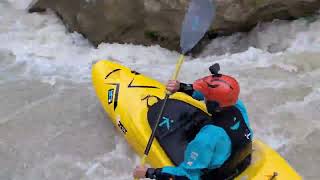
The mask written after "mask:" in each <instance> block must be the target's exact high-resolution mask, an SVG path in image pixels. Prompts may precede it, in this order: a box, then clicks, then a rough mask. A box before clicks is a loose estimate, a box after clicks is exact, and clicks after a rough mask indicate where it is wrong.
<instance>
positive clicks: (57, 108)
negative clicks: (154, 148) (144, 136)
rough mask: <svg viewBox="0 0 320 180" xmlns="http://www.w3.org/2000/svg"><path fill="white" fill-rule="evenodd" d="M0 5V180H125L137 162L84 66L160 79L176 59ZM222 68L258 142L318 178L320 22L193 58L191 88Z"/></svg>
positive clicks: (187, 75) (12, 4) (260, 31)
mask: <svg viewBox="0 0 320 180" xmlns="http://www.w3.org/2000/svg"><path fill="white" fill-rule="evenodd" d="M27 5H28V2H27V1H26V0H25V1H23V0H0V179H1V180H43V179H46V180H58V179H68V180H79V179H80V180H108V179H123V180H127V179H131V173H132V169H133V167H134V166H135V164H138V163H139V159H138V158H137V156H136V155H135V154H134V153H133V151H132V150H131V149H130V148H129V147H128V146H127V144H126V143H125V141H124V139H123V137H122V136H121V134H120V133H119V132H118V131H117V130H116V129H115V128H114V127H113V125H112V123H111V122H110V121H109V120H108V117H107V116H106V114H105V113H104V111H103V110H102V108H101V106H100V103H99V101H98V99H97V98H96V96H95V93H94V90H93V88H92V84H91V75H90V68H91V65H92V63H93V62H95V61H97V60H99V59H113V60H114V61H117V62H119V63H122V64H124V65H126V66H128V67H130V68H133V69H135V70H137V71H139V72H141V73H143V74H146V75H148V76H151V77H153V78H155V79H157V80H159V81H161V82H166V81H167V80H168V78H169V77H170V76H171V74H172V72H173V69H174V67H175V63H176V61H177V58H178V56H179V54H178V53H177V52H172V51H168V50H165V49H162V48H160V47H159V46H151V47H144V46H134V45H130V44H128V45H120V44H107V43H103V44H100V45H99V46H98V47H97V48H95V47H93V46H92V45H90V43H89V42H88V41H87V40H86V39H84V38H83V37H82V36H81V35H79V34H77V33H69V32H68V31H67V30H66V28H65V27H64V25H63V24H62V22H61V21H60V20H59V19H58V18H57V17H56V16H55V15H54V13H52V12H50V11H49V12H46V13H42V14H37V13H34V14H28V13H27V12H26V10H25V9H26V6H27ZM214 62H219V63H220V65H221V69H222V72H224V73H227V74H232V75H234V76H236V77H237V78H238V79H239V82H240V85H241V88H242V89H241V99H242V100H243V101H244V102H245V104H246V105H247V107H248V111H249V116H250V121H251V124H252V127H253V129H254V131H255V134H254V136H255V138H260V139H262V140H263V141H264V142H266V143H268V144H269V145H271V146H272V147H273V148H275V149H276V150H277V151H279V152H280V153H281V155H283V157H284V158H285V159H286V160H287V161H288V162H289V163H290V164H291V165H292V166H293V167H294V168H295V169H296V170H297V171H298V172H299V173H300V174H301V175H302V176H303V177H304V178H305V179H311V180H317V179H319V176H320V172H319V166H320V156H319V152H320V144H319V139H320V118H319V117H320V81H319V80H320V16H319V15H314V16H312V17H308V18H302V19H298V20H295V21H280V20H276V21H273V22H270V23H264V24H259V25H258V26H256V27H255V28H254V29H253V30H252V31H251V32H248V33H238V34H234V35H232V36H229V37H220V38H217V39H215V40H213V41H212V42H211V43H210V44H209V45H208V46H207V48H206V49H205V50H204V52H203V53H202V54H201V55H200V56H199V57H198V58H195V59H194V58H191V57H189V58H188V59H187V61H186V62H185V63H184V65H183V67H182V69H181V74H180V76H179V79H180V80H181V81H184V82H192V81H194V80H195V79H197V78H199V77H201V76H203V75H207V74H208V73H209V71H208V67H209V65H211V64H213V63H214Z"/></svg>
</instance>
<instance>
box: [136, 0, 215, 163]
mask: <svg viewBox="0 0 320 180" xmlns="http://www.w3.org/2000/svg"><path fill="white" fill-rule="evenodd" d="M214 16H215V7H214V5H213V2H212V0H191V2H190V4H189V8H188V11H187V14H186V15H185V18H184V21H183V24H182V30H181V36H180V48H181V56H180V58H179V60H178V63H177V65H176V69H175V72H174V74H173V77H172V79H173V80H176V79H177V76H178V74H179V71H180V68H181V65H182V63H183V61H184V58H185V55H186V54H187V53H188V52H189V51H190V50H191V49H192V48H193V47H194V46H195V45H196V44H197V43H198V42H199V41H200V39H201V38H202V37H203V36H204V34H205V33H206V32H207V30H208V29H209V27H210V25H211V23H212V21H213V18H214ZM169 96H170V92H168V91H166V95H165V98H164V101H163V103H162V106H161V109H160V112H159V116H158V118H157V121H156V124H155V126H154V128H153V130H152V133H151V136H150V138H149V141H148V144H147V146H146V149H145V151H144V155H143V157H142V159H141V165H144V164H145V162H146V158H147V156H148V154H149V151H150V148H151V145H152V142H153V140H154V137H155V132H156V130H157V127H158V125H159V122H160V119H161V118H162V115H163V112H164V110H165V106H166V103H167V100H168V98H169Z"/></svg>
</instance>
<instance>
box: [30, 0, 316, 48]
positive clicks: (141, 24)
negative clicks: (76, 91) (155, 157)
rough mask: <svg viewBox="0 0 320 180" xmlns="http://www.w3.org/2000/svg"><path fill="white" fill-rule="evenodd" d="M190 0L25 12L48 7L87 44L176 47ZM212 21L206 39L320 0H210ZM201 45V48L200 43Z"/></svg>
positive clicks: (301, 12)
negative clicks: (213, 8)
mask: <svg viewBox="0 0 320 180" xmlns="http://www.w3.org/2000/svg"><path fill="white" fill-rule="evenodd" d="M188 2H189V0H134V1H133V0H68V1H65V0H55V1H53V0H38V1H34V3H32V5H31V6H30V8H29V11H30V12H35V11H42V10H44V9H46V8H50V9H53V10H54V11H55V12H56V13H57V14H58V15H59V16H60V17H61V18H62V19H63V21H64V23H65V24H66V26H67V27H68V28H69V30H70V31H77V32H80V33H82V34H83V35H84V36H85V37H87V38H88V39H89V40H90V41H91V42H92V43H94V44H95V45H98V44H99V43H101V42H109V43H110V42H117V43H133V44H143V45H151V44H159V45H160V46H162V47H165V48H168V49H172V50H178V49H179V35H180V29H181V23H182V20H183V17H184V14H185V12H186V10H187V7H188ZM215 3H216V7H217V15H216V20H215V22H214V23H213V25H212V26H211V29H210V31H209V33H208V36H206V37H205V39H208V38H212V37H215V36H216V35H217V34H218V35H220V34H223V35H226V34H231V33H233V32H239V31H248V30H250V29H251V28H252V27H254V26H255V25H256V24H257V23H259V22H264V21H271V20H273V19H295V18H298V17H301V16H308V15H310V14H312V13H314V12H316V11H317V10H318V9H319V8H320V1H319V0H282V1H279V0H215ZM200 49H201V48H200Z"/></svg>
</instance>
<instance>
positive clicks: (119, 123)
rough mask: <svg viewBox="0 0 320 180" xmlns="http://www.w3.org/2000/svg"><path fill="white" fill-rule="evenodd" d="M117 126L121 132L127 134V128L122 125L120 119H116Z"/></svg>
mask: <svg viewBox="0 0 320 180" xmlns="http://www.w3.org/2000/svg"><path fill="white" fill-rule="evenodd" d="M117 125H118V127H119V128H120V130H121V131H122V132H123V134H125V135H126V134H127V132H128V131H127V129H126V128H125V127H124V125H123V124H122V123H121V121H120V120H119V119H118V124H117Z"/></svg>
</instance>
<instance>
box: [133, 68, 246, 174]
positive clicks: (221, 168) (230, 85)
mask: <svg viewBox="0 0 320 180" xmlns="http://www.w3.org/2000/svg"><path fill="white" fill-rule="evenodd" d="M209 70H210V71H211V73H212V75H209V76H206V77H203V78H201V79H198V80H196V81H195V82H194V83H193V84H185V83H181V82H179V81H177V80H170V81H169V82H168V84H167V90H168V91H170V92H171V93H175V92H184V93H186V94H188V95H190V96H192V97H193V98H195V99H197V100H204V102H205V104H206V107H207V110H208V112H209V113H210V114H212V116H211V117H212V118H211V119H208V120H207V122H205V123H202V124H201V125H198V124H197V125H196V126H200V127H199V128H196V129H198V132H196V135H195V137H194V138H193V140H191V141H190V142H189V144H188V145H187V147H186V150H185V153H184V161H183V162H182V163H181V164H179V165H178V166H176V167H163V168H157V169H154V168H147V167H144V166H138V167H136V169H135V170H134V177H135V178H150V179H158V180H169V179H170V180H171V179H172V180H187V179H191V180H199V179H203V180H209V179H215V180H222V179H227V178H231V179H233V177H235V176H237V175H239V174H240V173H241V172H242V171H243V170H244V169H245V168H246V167H247V166H248V165H249V164H250V161H251V150H252V145H251V143H252V130H251V128H250V124H249V120H248V115H247V111H246V108H245V106H244V104H243V103H242V102H241V101H240V100H238V96H239V93H240V87H239V84H238V82H237V80H236V79H235V78H233V77H231V76H228V75H223V74H220V73H219V70H220V66H219V65H218V64H214V65H213V66H211V67H210V68H209Z"/></svg>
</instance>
